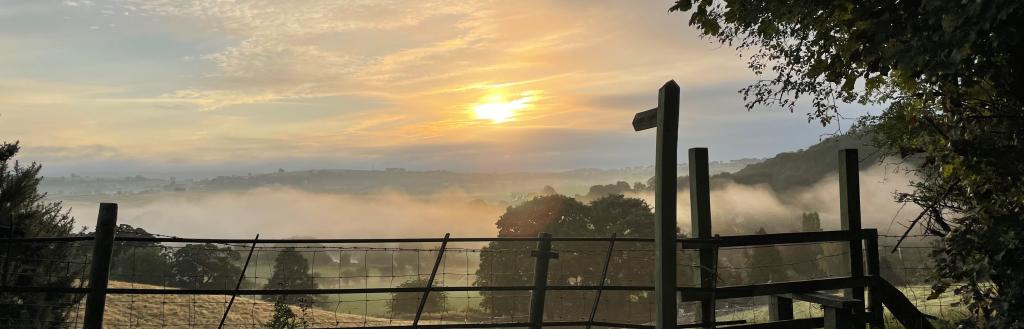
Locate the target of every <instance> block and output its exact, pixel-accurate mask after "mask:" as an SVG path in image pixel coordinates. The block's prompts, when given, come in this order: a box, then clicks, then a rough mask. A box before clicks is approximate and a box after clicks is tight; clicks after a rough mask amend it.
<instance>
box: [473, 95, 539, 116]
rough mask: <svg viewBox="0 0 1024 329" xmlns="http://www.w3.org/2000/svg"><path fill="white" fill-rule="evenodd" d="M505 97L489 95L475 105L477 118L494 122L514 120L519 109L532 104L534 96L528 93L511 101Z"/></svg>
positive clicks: (474, 112)
mask: <svg viewBox="0 0 1024 329" xmlns="http://www.w3.org/2000/svg"><path fill="white" fill-rule="evenodd" d="M505 99H506V98H505V97H504V95H500V94H496V95H491V96H488V97H487V98H486V99H484V101H483V102H481V103H479V104H477V105H476V106H474V107H473V115H475V116H476V118H477V119H480V120H490V121H491V122H493V123H503V122H508V121H512V120H513V119H515V116H516V113H517V112H519V110H522V109H524V108H526V107H528V106H529V105H530V101H532V100H533V97H531V96H528V95H527V96H523V97H520V98H518V99H514V100H511V101H506V100H505Z"/></svg>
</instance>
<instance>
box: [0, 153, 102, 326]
mask: <svg viewBox="0 0 1024 329" xmlns="http://www.w3.org/2000/svg"><path fill="white" fill-rule="evenodd" d="M19 150H20V147H19V145H18V143H13V144H11V143H3V144H0V237H2V238H28V237H54V236H70V235H73V231H72V229H73V226H74V218H72V217H71V215H70V214H68V211H67V210H65V209H64V208H63V207H62V205H61V204H60V203H59V202H47V201H45V200H44V198H45V197H46V195H45V194H43V193H41V192H39V181H40V180H41V179H42V177H40V176H39V170H40V169H41V168H42V167H41V166H40V165H38V164H36V163H32V164H29V165H27V166H24V165H21V164H19V163H18V162H16V161H14V156H15V155H16V154H17V153H18V151H19ZM12 162H13V163H12ZM83 250H84V249H83V248H79V247H77V246H76V245H74V244H71V243H54V244H49V245H38V244H25V243H9V244H5V247H4V248H0V259H3V260H4V261H3V265H2V268H0V286H3V287H31V286H37V287H53V288H69V287H73V286H79V285H81V282H80V281H78V280H76V279H77V278H80V277H82V275H83V274H84V270H85V267H79V266H71V265H70V263H69V261H70V260H74V259H80V257H82V256H83V254H82V251H83ZM81 298H82V295H75V294H40V293H11V292H5V293H3V294H0V305H3V307H0V327H4V328H23V327H24V328H61V327H63V326H65V325H66V324H67V320H68V316H69V314H68V312H69V311H70V310H71V309H72V308H73V307H74V306H75V305H77V304H78V302H79V301H80V300H81Z"/></svg>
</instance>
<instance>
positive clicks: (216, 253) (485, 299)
mask: <svg viewBox="0 0 1024 329" xmlns="http://www.w3.org/2000/svg"><path fill="white" fill-rule="evenodd" d="M536 240H537V239H536V238H508V239H502V238H479V239H476V238H469V239H465V238H464V239H450V240H449V241H447V242H445V243H444V244H445V246H444V248H441V246H442V239H439V238H429V239H392V240H388V239H349V240H343V239H336V240H330V239H320V240H317V239H306V240H256V241H253V240H246V239H181V238H174V237H152V236H151V237H131V236H127V237H125V236H122V237H119V238H118V240H117V241H116V242H115V244H114V248H113V253H112V260H111V264H110V271H109V276H108V277H109V279H110V283H109V286H108V289H107V293H108V297H107V300H106V307H105V311H104V314H103V317H104V327H108V328H218V327H222V328H271V327H274V325H275V324H280V323H289V324H292V325H297V326H298V327H308V328H346V327H395V328H398V327H412V326H414V325H417V326H420V327H431V326H439V327H460V326H464V327H525V326H528V325H529V324H530V323H529V322H530V320H531V319H530V314H531V307H530V306H531V298H532V289H534V284H535V282H533V278H534V270H535V264H536V262H537V258H536V257H535V251H536V250H537V241H536ZM892 246H893V244H892V243H889V242H887V241H886V242H883V243H880V244H879V246H878V247H879V249H880V253H879V254H880V255H882V257H881V258H882V262H881V263H882V264H881V267H882V276H883V277H886V279H889V280H890V281H893V282H897V285H898V286H899V287H900V288H901V291H903V292H904V294H905V295H907V296H908V297H909V298H910V299H911V300H912V301H914V303H915V304H916V305H918V306H919V308H920V309H921V310H922V311H923V312H925V313H926V314H930V315H933V316H936V317H938V318H944V319H948V318H954V317H956V316H962V315H963V313H962V312H963V310H962V309H961V308H959V307H957V306H956V304H955V302H956V298H955V297H954V296H950V295H943V296H939V298H933V299H929V298H928V297H929V296H928V295H929V293H930V292H929V290H928V286H927V283H926V282H925V280H924V278H925V277H924V276H923V275H924V274H925V273H927V272H928V271H929V270H930V267H931V264H930V263H929V261H928V259H929V258H928V255H929V253H930V252H931V250H932V248H933V247H931V246H929V245H927V244H925V243H922V244H909V245H905V246H902V247H900V248H899V249H898V250H897V253H889V252H888V251H889V250H890V249H891V248H892ZM2 247H3V249H2V250H4V257H3V261H4V264H5V265H4V267H3V271H4V272H3V278H4V280H5V281H4V282H3V285H2V286H3V287H4V291H3V294H2V295H0V302H2V303H3V304H2V306H3V307H4V309H5V310H6V311H4V312H3V318H0V326H2V327H5V328H41V327H71V328H78V327H82V319H83V317H84V314H83V312H84V306H83V304H84V303H83V302H82V297H81V296H83V295H84V294H85V293H86V292H87V291H88V288H87V287H88V286H89V282H88V276H87V275H86V273H87V272H88V271H87V269H88V267H89V265H90V253H89V252H88V251H89V250H91V248H92V247H93V242H92V241H91V240H90V237H74V238H66V239H40V240H31V239H23V240H21V241H15V240H10V241H7V243H5V244H4V245H3V246H2ZM46 250H49V251H50V252H49V253H44V252H42V251H46ZM54 250H57V251H60V252H64V254H63V255H65V257H59V258H46V257H37V256H40V255H54V254H55V253H54V252H53V251H54ZM847 250H848V249H846V247H845V246H844V245H843V243H842V242H816V243H783V244H776V245H756V246H738V247H723V248H721V249H720V250H719V253H718V258H717V264H715V270H716V277H715V280H717V285H718V286H720V287H729V286H743V285H759V284H769V283H777V282H794V281H802V280H814V279H823V278H841V277H847V276H849V275H850V272H849V267H848V264H849V253H848V251H847ZM552 251H554V252H555V253H557V255H558V256H557V258H556V259H551V260H550V267H549V269H548V276H547V285H548V286H549V289H548V290H547V291H546V296H547V298H546V300H545V303H544V307H543V321H544V322H545V325H546V326H566V327H581V328H583V327H586V326H587V325H588V324H591V325H593V324H595V323H603V324H615V325H618V326H619V327H636V328H644V327H651V325H652V323H653V319H654V314H655V304H654V298H653V280H654V248H653V243H652V241H650V240H649V239H617V240H614V241H613V240H612V239H611V238H577V239H563V240H557V239H556V241H554V242H553V243H552ZM609 251H610V252H609ZM57 254H60V253H57ZM33 257H36V258H33ZM697 258H698V257H697V255H696V250H693V249H692V248H691V249H686V248H684V249H683V250H682V251H681V252H680V253H679V254H678V261H677V265H678V268H679V271H678V276H679V277H678V278H677V279H678V282H679V283H680V285H681V286H684V287H697V286H698V284H697V275H696V274H697V272H698V270H699V269H700V268H701V265H700V264H699V262H698V260H697ZM844 264H847V265H844ZM29 268H31V270H28V269H29ZM432 274H433V275H432ZM431 278H433V280H431ZM236 287H237V288H238V289H236ZM599 295H600V297H598V296H599ZM232 297H234V301H233V302H232V301H231V300H232ZM229 305H230V306H229ZM229 307H230V309H229ZM54 310H57V312H54ZM61 311H63V314H64V316H62V317H45V316H41V314H53V313H60V312H61ZM715 311H716V319H717V321H719V322H720V323H722V322H724V323H743V322H745V323H760V322H767V321H769V316H768V313H769V310H768V302H767V297H763V296H762V297H744V298H731V299H719V300H717V301H716V302H715ZM794 311H795V313H796V314H795V315H796V317H797V318H802V317H808V318H809V317H820V316H821V315H822V309H821V308H820V306H818V305H816V304H812V303H805V302H796V304H794ZM697 313H699V311H698V305H697V303H693V302H687V303H682V304H681V306H680V312H679V319H678V322H679V323H680V324H691V325H692V324H695V323H697V322H698V319H697V316H696V314H697ZM886 320H887V324H889V325H895V321H894V320H892V318H891V317H889V318H886ZM222 322H223V324H222Z"/></svg>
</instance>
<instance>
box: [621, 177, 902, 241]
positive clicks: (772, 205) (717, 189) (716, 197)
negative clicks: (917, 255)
mask: <svg viewBox="0 0 1024 329" xmlns="http://www.w3.org/2000/svg"><path fill="white" fill-rule="evenodd" d="M910 181H911V177H910V176H907V175H906V174H904V173H902V172H897V171H894V170H893V169H892V168H891V167H887V166H885V165H876V166H872V167H870V168H868V169H867V170H863V171H861V173H860V183H861V186H860V190H861V212H862V214H861V220H862V223H863V226H864V228H878V230H879V234H899V233H902V232H903V231H902V230H903V229H904V227H903V226H901V225H900V224H899V223H902V222H905V220H907V219H908V218H907V217H910V218H912V217H913V216H915V215H917V213H918V212H919V211H920V208H918V207H916V206H913V205H907V206H905V207H903V206H902V205H901V204H899V203H897V202H895V201H894V200H893V193H896V192H898V191H907V190H909V189H910V187H909V184H910ZM679 184H680V186H687V184H688V183H687V182H685V181H680V182H679ZM630 196H632V197H638V198H641V199H644V200H646V201H647V202H648V203H649V204H652V205H653V204H654V194H653V193H652V192H645V193H633V194H632V195H630ZM677 211H678V214H679V226H680V228H681V230H682V231H683V232H689V231H690V219H689V215H690V194H689V190H688V189H686V190H682V191H680V192H679V195H678V201H677ZM805 212H818V214H819V215H820V216H821V226H822V229H824V230H838V229H840V226H841V224H840V214H839V177H838V175H836V174H833V175H829V176H827V177H825V178H823V179H821V180H820V181H818V182H817V183H815V184H813V185H810V186H807V187H804V188H797V189H793V190H791V191H787V192H785V193H782V194H779V193H776V192H775V191H774V190H772V188H771V187H769V186H768V185H743V184H737V183H733V182H726V183H724V184H718V183H717V182H716V184H713V188H712V190H711V218H712V232H713V233H714V234H722V235H733V234H750V233H753V232H754V231H755V230H757V229H758V228H760V227H763V228H765V230H766V231H768V233H781V232H797V231H800V215H801V214H802V213H805Z"/></svg>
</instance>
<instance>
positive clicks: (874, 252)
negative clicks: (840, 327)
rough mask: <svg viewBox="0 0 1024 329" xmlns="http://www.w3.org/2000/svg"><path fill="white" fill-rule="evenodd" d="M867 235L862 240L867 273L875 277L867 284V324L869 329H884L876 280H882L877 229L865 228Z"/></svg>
mask: <svg viewBox="0 0 1024 329" xmlns="http://www.w3.org/2000/svg"><path fill="white" fill-rule="evenodd" d="M865 234H867V236H866V237H865V240H864V252H865V253H866V256H867V263H868V269H867V274H868V275H870V276H872V277H873V278H875V280H872V281H871V284H870V285H869V288H870V290H868V292H869V294H868V312H869V313H870V316H869V317H868V324H870V325H871V329H885V318H884V317H883V315H882V298H881V296H880V294H879V290H880V289H879V287H878V282H877V281H876V280H882V272H881V268H880V266H879V261H878V231H877V230H874V229H871V230H865Z"/></svg>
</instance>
